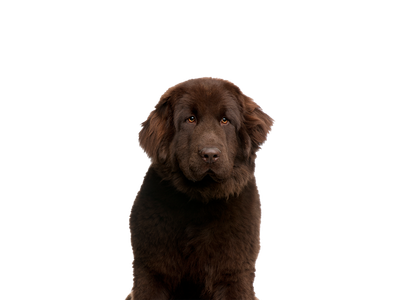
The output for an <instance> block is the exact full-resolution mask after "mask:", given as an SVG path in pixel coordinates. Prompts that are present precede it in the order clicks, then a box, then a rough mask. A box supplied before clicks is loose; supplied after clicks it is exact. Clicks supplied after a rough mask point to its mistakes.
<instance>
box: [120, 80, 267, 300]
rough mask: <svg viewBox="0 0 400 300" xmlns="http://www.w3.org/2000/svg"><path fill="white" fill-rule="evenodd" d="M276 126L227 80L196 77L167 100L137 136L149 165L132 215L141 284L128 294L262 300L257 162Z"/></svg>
mask: <svg viewBox="0 0 400 300" xmlns="http://www.w3.org/2000/svg"><path fill="white" fill-rule="evenodd" d="M272 123H273V120H272V119H271V118H270V117H269V116H268V115H266V114H265V113H264V112H262V110H261V109H260V107H258V106H257V104H255V103H254V102H253V100H252V99H250V98H249V97H247V96H245V95H244V94H243V93H242V92H241V91H240V89H239V88H238V87H236V86H235V85H233V84H232V83H230V82H228V81H225V80H221V79H212V78H200V79H193V80H189V81H186V82H183V83H180V84H178V85H176V86H174V87H172V88H170V89H169V90H168V91H167V92H166V93H165V94H164V95H163V96H162V97H161V99H160V101H159V103H158V104H157V105H156V107H155V110H154V111H152V112H151V113H150V115H149V117H148V119H147V121H145V122H144V123H143V124H142V125H143V129H142V130H141V132H140V133H139V141H140V145H141V146H142V148H143V149H144V150H145V151H146V153H147V154H148V155H149V157H150V158H151V160H152V164H151V166H150V168H149V170H148V172H147V174H146V176H145V178H144V182H143V185H142V187H141V189H140V191H139V193H138V195H137V198H136V200H135V203H134V205H133V208H132V213H131V217H130V229H131V233H132V239H131V240H132V248H133V253H134V263H133V265H134V284H133V289H132V292H131V294H130V295H129V296H128V297H127V299H135V300H170V299H212V300H254V299H256V298H255V294H254V289H253V280H254V276H255V273H254V272H255V262H256V259H257V255H258V252H259V249H260V243H259V228H260V217H261V211H260V200H259V195H258V191H257V187H256V182H255V178H254V160H255V158H256V152H257V150H259V148H260V145H261V144H262V143H263V142H264V141H265V140H266V137H267V133H268V132H269V131H270V129H271V126H272ZM204 149H206V150H204ZM207 149H214V150H212V151H214V152H212V153H211V154H214V155H213V158H208V155H207V154H210V153H208V152H207V151H208V150H207ZM215 149H217V150H215ZM210 151H211V150H210ZM205 152H207V153H206V154H205Z"/></svg>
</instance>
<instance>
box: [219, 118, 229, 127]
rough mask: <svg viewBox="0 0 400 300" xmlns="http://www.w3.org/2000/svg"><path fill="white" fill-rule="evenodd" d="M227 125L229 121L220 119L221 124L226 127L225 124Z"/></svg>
mask: <svg viewBox="0 0 400 300" xmlns="http://www.w3.org/2000/svg"><path fill="white" fill-rule="evenodd" d="M228 123H229V120H228V119H227V118H225V117H223V118H222V119H221V124H223V125H226V124H228Z"/></svg>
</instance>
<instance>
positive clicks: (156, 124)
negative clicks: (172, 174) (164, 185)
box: [139, 90, 173, 163]
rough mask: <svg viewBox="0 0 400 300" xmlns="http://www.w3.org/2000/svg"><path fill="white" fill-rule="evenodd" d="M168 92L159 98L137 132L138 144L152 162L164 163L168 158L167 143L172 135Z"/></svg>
mask: <svg viewBox="0 0 400 300" xmlns="http://www.w3.org/2000/svg"><path fill="white" fill-rule="evenodd" d="M170 97H171V96H170V93H169V90H168V91H167V92H166V93H165V94H164V95H163V96H162V97H161V99H160V101H159V102H158V104H157V105H156V107H155V109H154V110H153V111H152V112H151V113H150V115H149V117H148V118H147V120H146V121H144V122H143V123H142V127H143V128H142V130H141V131H140V132H139V143H140V146H141V147H142V148H143V150H144V151H145V152H146V153H147V155H148V156H149V157H150V158H151V159H152V161H157V162H161V163H164V162H165V161H166V159H167V157H168V154H169V150H168V142H169V139H170V137H171V135H172V134H173V133H171V131H172V130H173V126H171V108H170V103H169V100H170Z"/></svg>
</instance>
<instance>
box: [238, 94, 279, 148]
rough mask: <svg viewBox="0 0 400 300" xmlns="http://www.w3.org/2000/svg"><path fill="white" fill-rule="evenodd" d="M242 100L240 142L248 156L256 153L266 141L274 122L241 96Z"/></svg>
mask: <svg viewBox="0 0 400 300" xmlns="http://www.w3.org/2000/svg"><path fill="white" fill-rule="evenodd" d="M241 98H242V99H243V102H242V103H243V124H244V131H245V132H242V134H241V135H242V140H244V145H245V152H246V153H247V154H248V155H252V154H254V153H256V152H257V151H258V150H259V149H260V146H261V145H262V144H263V143H264V142H265V141H266V139H267V134H268V132H269V131H270V130H271V127H272V124H273V123H274V120H273V119H272V118H271V117H270V116H268V115H267V114H266V113H264V112H263V111H262V110H261V108H260V107H259V106H258V105H257V104H256V103H255V102H254V101H253V100H252V99H251V98H249V97H247V96H245V95H243V94H242V95H241Z"/></svg>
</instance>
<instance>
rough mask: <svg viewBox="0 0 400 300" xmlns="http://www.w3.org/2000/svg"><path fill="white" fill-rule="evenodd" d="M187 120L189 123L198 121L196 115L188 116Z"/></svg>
mask: <svg viewBox="0 0 400 300" xmlns="http://www.w3.org/2000/svg"><path fill="white" fill-rule="evenodd" d="M187 121H188V122H189V123H194V122H196V117H195V116H191V117H189V118H187Z"/></svg>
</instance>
